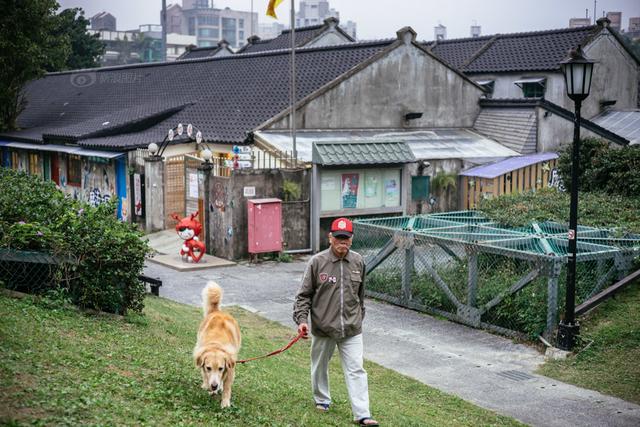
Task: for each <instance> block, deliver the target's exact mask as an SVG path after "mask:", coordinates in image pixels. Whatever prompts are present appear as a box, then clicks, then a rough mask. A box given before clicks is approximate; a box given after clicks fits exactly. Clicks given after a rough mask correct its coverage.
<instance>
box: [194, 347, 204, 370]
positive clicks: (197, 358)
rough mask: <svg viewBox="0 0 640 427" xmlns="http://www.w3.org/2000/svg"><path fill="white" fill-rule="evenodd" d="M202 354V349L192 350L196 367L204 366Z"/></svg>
mask: <svg viewBox="0 0 640 427" xmlns="http://www.w3.org/2000/svg"><path fill="white" fill-rule="evenodd" d="M204 354H205V352H204V351H202V350H200V351H198V352H194V354H193V359H194V361H195V362H196V367H197V368H202V367H203V366H204Z"/></svg>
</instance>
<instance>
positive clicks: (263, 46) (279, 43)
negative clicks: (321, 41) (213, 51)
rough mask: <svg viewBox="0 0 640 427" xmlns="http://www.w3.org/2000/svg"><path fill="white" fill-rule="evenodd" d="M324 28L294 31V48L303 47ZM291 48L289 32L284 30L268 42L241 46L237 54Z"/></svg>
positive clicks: (317, 27)
mask: <svg viewBox="0 0 640 427" xmlns="http://www.w3.org/2000/svg"><path fill="white" fill-rule="evenodd" d="M325 29H326V26H325V25H324V24H322V25H314V26H312V27H303V28H299V29H296V31H295V34H296V47H300V46H304V45H305V44H307V43H308V42H310V41H311V40H313V39H314V38H316V37H317V36H319V35H320V33H322V32H323V31H325ZM290 48H291V30H284V31H283V32H282V33H280V35H279V36H278V37H275V38H273V39H268V40H257V41H255V42H253V43H249V44H247V45H245V46H243V48H242V49H240V50H239V51H238V53H255V52H264V51H267V50H275V49H290Z"/></svg>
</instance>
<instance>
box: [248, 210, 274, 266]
mask: <svg viewBox="0 0 640 427" xmlns="http://www.w3.org/2000/svg"><path fill="white" fill-rule="evenodd" d="M247 213H248V215H247V216H248V228H249V253H251V254H257V253H261V252H280V251H282V200H280V199H251V200H248V201H247Z"/></svg>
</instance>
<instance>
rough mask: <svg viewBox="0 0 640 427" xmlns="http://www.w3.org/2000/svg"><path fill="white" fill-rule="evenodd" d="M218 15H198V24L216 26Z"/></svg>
mask: <svg viewBox="0 0 640 427" xmlns="http://www.w3.org/2000/svg"><path fill="white" fill-rule="evenodd" d="M217 18H218V17H217V16H213V15H204V16H199V17H198V25H211V26H215V27H217V26H218V19H217Z"/></svg>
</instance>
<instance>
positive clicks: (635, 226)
mask: <svg viewBox="0 0 640 427" xmlns="http://www.w3.org/2000/svg"><path fill="white" fill-rule="evenodd" d="M579 197H580V198H579V203H578V221H579V223H580V225H587V226H591V227H600V228H617V229H619V230H620V232H621V233H624V232H634V233H638V232H640V216H639V215H638V212H640V197H624V196H621V195H618V194H605V193H602V192H594V193H588V192H580V196H579ZM479 209H480V210H481V211H482V212H484V214H485V215H487V217H489V218H491V219H492V220H494V221H496V222H498V223H500V224H504V225H507V226H512V227H521V226H525V225H528V224H529V223H531V222H532V221H536V222H544V221H555V222H558V223H561V224H566V223H567V222H568V221H569V194H568V193H566V192H560V191H557V190H556V189H554V188H547V189H544V190H538V191H536V192H531V191H529V192H525V193H518V194H508V195H504V196H500V197H495V198H491V199H484V200H482V201H481V202H480V206H479Z"/></svg>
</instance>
